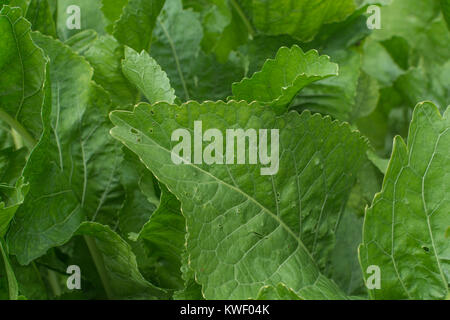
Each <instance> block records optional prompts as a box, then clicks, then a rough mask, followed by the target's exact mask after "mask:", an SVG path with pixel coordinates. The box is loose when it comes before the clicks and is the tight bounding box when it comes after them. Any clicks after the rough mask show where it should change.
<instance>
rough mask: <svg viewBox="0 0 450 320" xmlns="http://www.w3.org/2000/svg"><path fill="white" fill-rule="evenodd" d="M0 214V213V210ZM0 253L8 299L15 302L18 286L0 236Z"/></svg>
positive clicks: (0, 273) (0, 274) (17, 295)
mask: <svg viewBox="0 0 450 320" xmlns="http://www.w3.org/2000/svg"><path fill="white" fill-rule="evenodd" d="M0 213H1V209H0ZM0 226H1V222H0ZM0 251H1V253H2V258H3V263H4V270H5V273H6V278H7V280H8V292H9V299H10V300H17V299H18V297H19V285H18V284H17V280H16V276H15V274H14V271H13V269H12V267H11V264H10V263H9V259H8V253H7V252H6V246H5V244H4V243H3V239H2V237H1V236H0ZM1 269H2V268H0V271H2V270H1ZM1 276H2V272H0V277H1Z"/></svg>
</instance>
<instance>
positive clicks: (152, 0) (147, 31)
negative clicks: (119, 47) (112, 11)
mask: <svg viewBox="0 0 450 320" xmlns="http://www.w3.org/2000/svg"><path fill="white" fill-rule="evenodd" d="M164 2H165V0H129V1H128V3H127V4H126V5H125V7H124V8H123V12H122V15H121V16H120V18H119V19H118V20H117V21H116V22H115V23H114V31H113V35H114V37H116V39H117V40H118V41H119V42H120V43H122V44H124V45H127V46H129V47H131V48H133V49H134V50H136V51H139V52H140V51H142V50H147V51H148V50H149V49H150V44H151V41H152V32H153V28H154V27H155V23H156V19H157V18H158V15H159V13H160V11H161V9H162V7H163V5H164Z"/></svg>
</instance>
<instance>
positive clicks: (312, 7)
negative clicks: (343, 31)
mask: <svg viewBox="0 0 450 320" xmlns="http://www.w3.org/2000/svg"><path fill="white" fill-rule="evenodd" d="M355 9H356V8H355V4H354V1H353V0H319V1H309V0H280V1H265V0H253V22H254V24H255V26H256V27H257V28H258V29H259V30H261V31H262V32H264V33H267V34H270V35H278V34H290V35H292V36H293V37H295V38H297V39H299V40H300V41H305V42H306V41H310V40H312V39H313V38H314V36H315V35H316V34H317V32H318V31H319V30H320V28H321V27H322V25H324V24H329V23H332V22H338V21H342V20H344V19H345V18H347V17H348V16H349V15H350V14H351V13H353V11H355Z"/></svg>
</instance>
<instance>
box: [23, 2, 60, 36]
mask: <svg viewBox="0 0 450 320" xmlns="http://www.w3.org/2000/svg"><path fill="white" fill-rule="evenodd" d="M26 18H27V20H28V21H30V23H31V27H32V29H33V30H34V31H39V32H41V33H43V34H46V35H49V36H51V37H54V38H56V25H55V22H54V21H53V16H52V12H51V8H50V5H49V3H48V0H32V1H30V5H29V6H28V9H27V12H26Z"/></svg>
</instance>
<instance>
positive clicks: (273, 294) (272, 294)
mask: <svg viewBox="0 0 450 320" xmlns="http://www.w3.org/2000/svg"><path fill="white" fill-rule="evenodd" d="M256 299H257V300H302V299H301V298H300V297H299V296H298V295H297V294H296V293H295V292H294V291H292V289H289V288H288V287H286V286H285V285H284V284H283V283H279V284H278V285H276V286H264V287H262V288H261V290H259V292H258V296H257V297H256Z"/></svg>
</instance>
